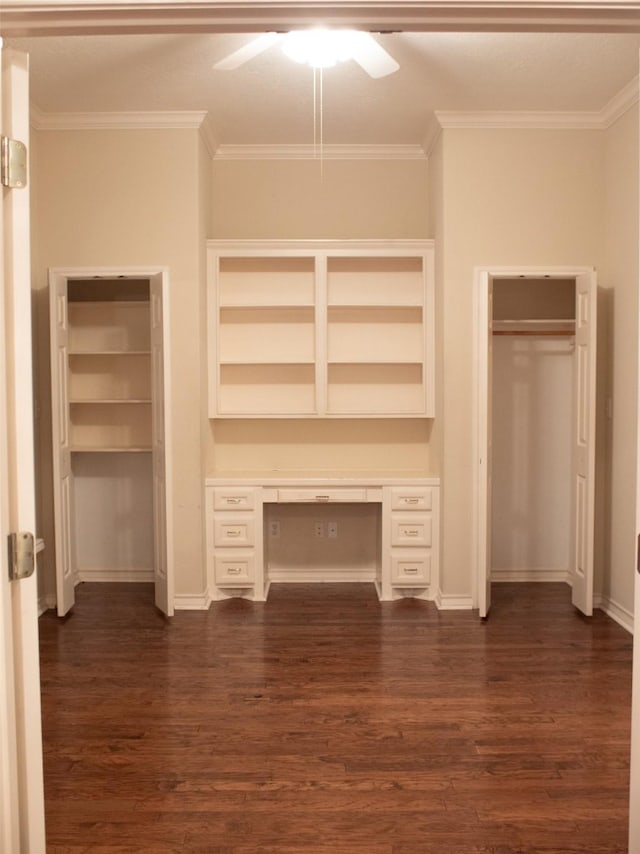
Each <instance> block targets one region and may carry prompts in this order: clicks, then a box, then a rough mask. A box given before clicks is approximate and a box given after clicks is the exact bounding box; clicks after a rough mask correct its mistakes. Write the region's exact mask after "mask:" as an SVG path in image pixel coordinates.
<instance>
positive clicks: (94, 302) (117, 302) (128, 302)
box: [69, 297, 149, 308]
mask: <svg viewBox="0 0 640 854" xmlns="http://www.w3.org/2000/svg"><path fill="white" fill-rule="evenodd" d="M69 305H73V306H76V305H81V306H83V307H84V306H88V305H90V306H96V307H98V308H103V307H104V306H107V305H108V306H109V307H112V306H115V307H116V308H130V307H131V306H134V307H135V306H145V307H146V308H148V307H149V300H148V299H73V298H71V297H70V298H69Z"/></svg>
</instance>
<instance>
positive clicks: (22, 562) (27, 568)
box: [7, 531, 36, 581]
mask: <svg viewBox="0 0 640 854" xmlns="http://www.w3.org/2000/svg"><path fill="white" fill-rule="evenodd" d="M7 539H8V541H9V581H19V580H20V579H21V578H29V576H30V575H33V571H34V569H35V566H36V561H35V540H34V536H33V534H29V533H27V532H26V531H21V532H19V533H17V534H9V536H8V538H7Z"/></svg>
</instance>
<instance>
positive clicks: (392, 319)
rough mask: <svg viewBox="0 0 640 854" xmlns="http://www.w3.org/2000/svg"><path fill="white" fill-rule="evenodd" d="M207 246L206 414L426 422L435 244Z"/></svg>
mask: <svg viewBox="0 0 640 854" xmlns="http://www.w3.org/2000/svg"><path fill="white" fill-rule="evenodd" d="M207 248H208V262H207V267H208V300H207V311H208V339H209V344H208V346H209V417H210V418H288V417H290V418H318V417H331V418H380V417H389V418H416V417H423V418H424V417H433V415H434V375H435V373H434V286H433V243H432V241H417V240H387V241H378V240H371V241H313V242H307V241H293V242H279V241H259V242H245V241H232V242H219V241H209V243H208V244H207Z"/></svg>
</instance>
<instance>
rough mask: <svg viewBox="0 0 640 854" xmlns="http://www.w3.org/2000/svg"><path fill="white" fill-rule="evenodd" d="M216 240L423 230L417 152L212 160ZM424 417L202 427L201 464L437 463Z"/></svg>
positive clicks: (324, 466)
mask: <svg viewBox="0 0 640 854" xmlns="http://www.w3.org/2000/svg"><path fill="white" fill-rule="evenodd" d="M212 197H213V223H212V226H213V231H212V233H211V237H212V238H216V239H223V238H229V239H243V238H244V239H251V238H254V239H278V238H279V239H304V238H307V239H318V238H335V239H350V238H352V239H355V238H425V237H427V236H428V234H427V207H428V195H427V164H426V161H424V160H380V161H373V160H360V161H357V160H327V161H325V162H324V164H323V165H322V168H321V165H320V163H319V162H318V161H312V160H291V161H286V160H263V161H254V160H243V161H224V160H222V161H215V160H214V164H213V183H212ZM430 430H431V422H426V421H424V420H412V419H407V420H402V419H400V420H395V419H387V420H385V419H381V420H361V421H354V420H339V419H338V420H326V421H323V422H314V421H309V420H306V421H305V420H299V421H298V420H293V421H286V420H285V421H282V420H256V421H254V420H243V421H231V420H221V421H215V422H214V421H212V422H210V425H209V440H210V441H209V445H208V454H207V458H208V462H207V472H208V473H209V474H211V473H213V472H214V471H242V470H243V469H244V470H247V469H249V470H250V469H257V470H262V471H264V470H271V469H280V470H289V471H291V470H300V471H333V470H348V471H358V470H362V469H365V470H366V469H403V470H407V471H411V470H414V471H415V470H422V471H425V470H426V471H430V472H435V471H437V459H433V457H432V455H431V453H430Z"/></svg>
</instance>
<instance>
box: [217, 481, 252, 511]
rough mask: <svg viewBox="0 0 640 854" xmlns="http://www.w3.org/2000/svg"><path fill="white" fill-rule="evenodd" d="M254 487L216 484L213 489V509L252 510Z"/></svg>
mask: <svg viewBox="0 0 640 854" xmlns="http://www.w3.org/2000/svg"><path fill="white" fill-rule="evenodd" d="M254 506H255V489H252V488H251V487H244V486H238V487H234V486H216V487H215V489H214V490H213V509H214V510H253V508H254Z"/></svg>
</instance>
